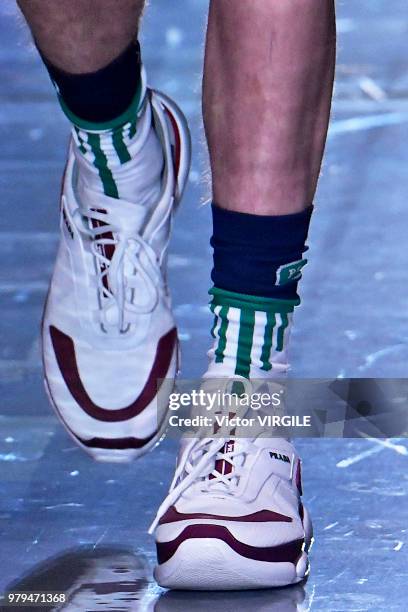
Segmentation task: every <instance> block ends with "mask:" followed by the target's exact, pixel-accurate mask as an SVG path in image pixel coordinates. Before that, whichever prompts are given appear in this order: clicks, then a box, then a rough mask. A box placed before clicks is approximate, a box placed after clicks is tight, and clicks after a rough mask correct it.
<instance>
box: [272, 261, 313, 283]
mask: <svg viewBox="0 0 408 612" xmlns="http://www.w3.org/2000/svg"><path fill="white" fill-rule="evenodd" d="M306 264H307V259H300V260H299V261H292V262H291V263H288V264H285V265H283V266H280V267H279V268H278V269H277V270H276V283H275V284H276V285H286V283H290V282H291V281H296V280H299V279H300V278H301V276H302V268H303V266H305V265H306Z"/></svg>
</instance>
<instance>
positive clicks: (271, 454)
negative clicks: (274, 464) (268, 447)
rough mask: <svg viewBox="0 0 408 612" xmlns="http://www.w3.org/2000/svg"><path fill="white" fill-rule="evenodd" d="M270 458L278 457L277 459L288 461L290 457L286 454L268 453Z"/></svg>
mask: <svg viewBox="0 0 408 612" xmlns="http://www.w3.org/2000/svg"><path fill="white" fill-rule="evenodd" d="M269 455H270V457H271V459H278V460H279V461H284V462H285V463H290V459H289V457H288V456H287V455H281V454H280V453H273V452H270V453H269Z"/></svg>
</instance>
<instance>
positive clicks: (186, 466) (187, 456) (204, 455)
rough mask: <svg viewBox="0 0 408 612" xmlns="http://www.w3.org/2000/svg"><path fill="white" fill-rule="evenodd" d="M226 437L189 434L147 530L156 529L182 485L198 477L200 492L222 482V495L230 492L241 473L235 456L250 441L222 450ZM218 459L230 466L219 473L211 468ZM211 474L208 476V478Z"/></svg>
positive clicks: (248, 449) (216, 486)
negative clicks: (202, 437)
mask: <svg viewBox="0 0 408 612" xmlns="http://www.w3.org/2000/svg"><path fill="white" fill-rule="evenodd" d="M229 440H230V438H215V439H214V438H205V439H202V440H201V439H197V438H193V439H192V440H191V441H190V442H189V443H188V445H187V446H186V448H185V449H184V452H183V454H182V457H181V459H180V462H179V464H178V466H177V468H176V472H175V474H174V478H173V481H172V483H171V485H170V489H169V493H168V495H167V497H166V498H165V500H164V501H163V503H162V504H161V506H160V508H159V509H158V511H157V514H156V518H155V519H154V521H153V523H152V524H151V526H150V529H149V533H150V534H152V533H153V532H154V530H155V529H156V527H157V525H158V523H159V521H160V519H161V517H162V516H163V515H164V514H165V513H166V511H167V510H168V509H169V508H170V506H173V505H174V504H175V503H176V502H177V500H178V499H179V498H180V496H181V495H182V494H183V493H184V491H186V489H187V488H188V487H189V486H191V485H192V484H194V483H196V482H198V481H200V482H201V488H200V490H201V492H203V493H206V492H211V491H214V490H216V491H217V492H218V493H219V492H220V486H219V485H223V486H222V494H223V495H233V494H234V490H235V488H236V486H237V483H238V482H239V477H240V476H241V474H242V463H243V462H242V463H240V462H237V459H238V457H240V456H241V457H242V456H243V455H245V454H246V453H247V452H248V451H250V450H251V446H252V443H251V442H250V441H249V440H240V444H239V448H238V449H237V448H236V445H235V444H234V445H233V446H232V450H230V451H228V450H227V451H223V449H224V448H225V447H227V448H228V441H229ZM218 460H222V461H226V462H227V463H229V464H230V465H231V467H232V470H231V471H230V472H228V473H224V474H221V473H220V472H218V470H216V469H215V464H216V461H218ZM210 476H211V478H210Z"/></svg>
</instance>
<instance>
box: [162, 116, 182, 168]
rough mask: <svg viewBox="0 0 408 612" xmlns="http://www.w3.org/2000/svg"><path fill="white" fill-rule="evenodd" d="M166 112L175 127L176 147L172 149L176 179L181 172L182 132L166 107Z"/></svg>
mask: <svg viewBox="0 0 408 612" xmlns="http://www.w3.org/2000/svg"><path fill="white" fill-rule="evenodd" d="M165 111H166V113H167V116H168V118H169V119H170V122H171V125H172V127H173V132H174V139H175V145H174V147H172V149H173V163H174V171H175V174H176V179H177V177H178V173H179V170H180V158H181V140H180V132H179V128H178V125H177V122H176V120H175V118H174V117H173V115H172V113H171V111H170V110H169V109H168V108H166V107H165Z"/></svg>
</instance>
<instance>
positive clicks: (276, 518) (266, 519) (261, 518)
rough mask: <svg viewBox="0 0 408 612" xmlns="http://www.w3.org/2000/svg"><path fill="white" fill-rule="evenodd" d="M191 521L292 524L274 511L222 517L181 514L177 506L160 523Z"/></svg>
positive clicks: (202, 514)
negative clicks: (211, 520) (212, 520)
mask: <svg viewBox="0 0 408 612" xmlns="http://www.w3.org/2000/svg"><path fill="white" fill-rule="evenodd" d="M189 519H192V520H194V519H214V520H219V521H240V522H243V523H291V522H292V519H291V518H290V516H285V515H284V514H279V512H273V511H272V510H259V511H258V512H253V513H252V514H245V515H243V516H222V515H219V514H206V513H203V512H194V513H190V514H189V513H186V514H184V513H183V512H179V511H178V510H177V509H176V507H175V506H170V508H169V509H168V510H167V512H165V513H164V514H163V516H162V517H161V519H160V521H159V525H163V524H165V523H177V522H178V521H187V520H189Z"/></svg>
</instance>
